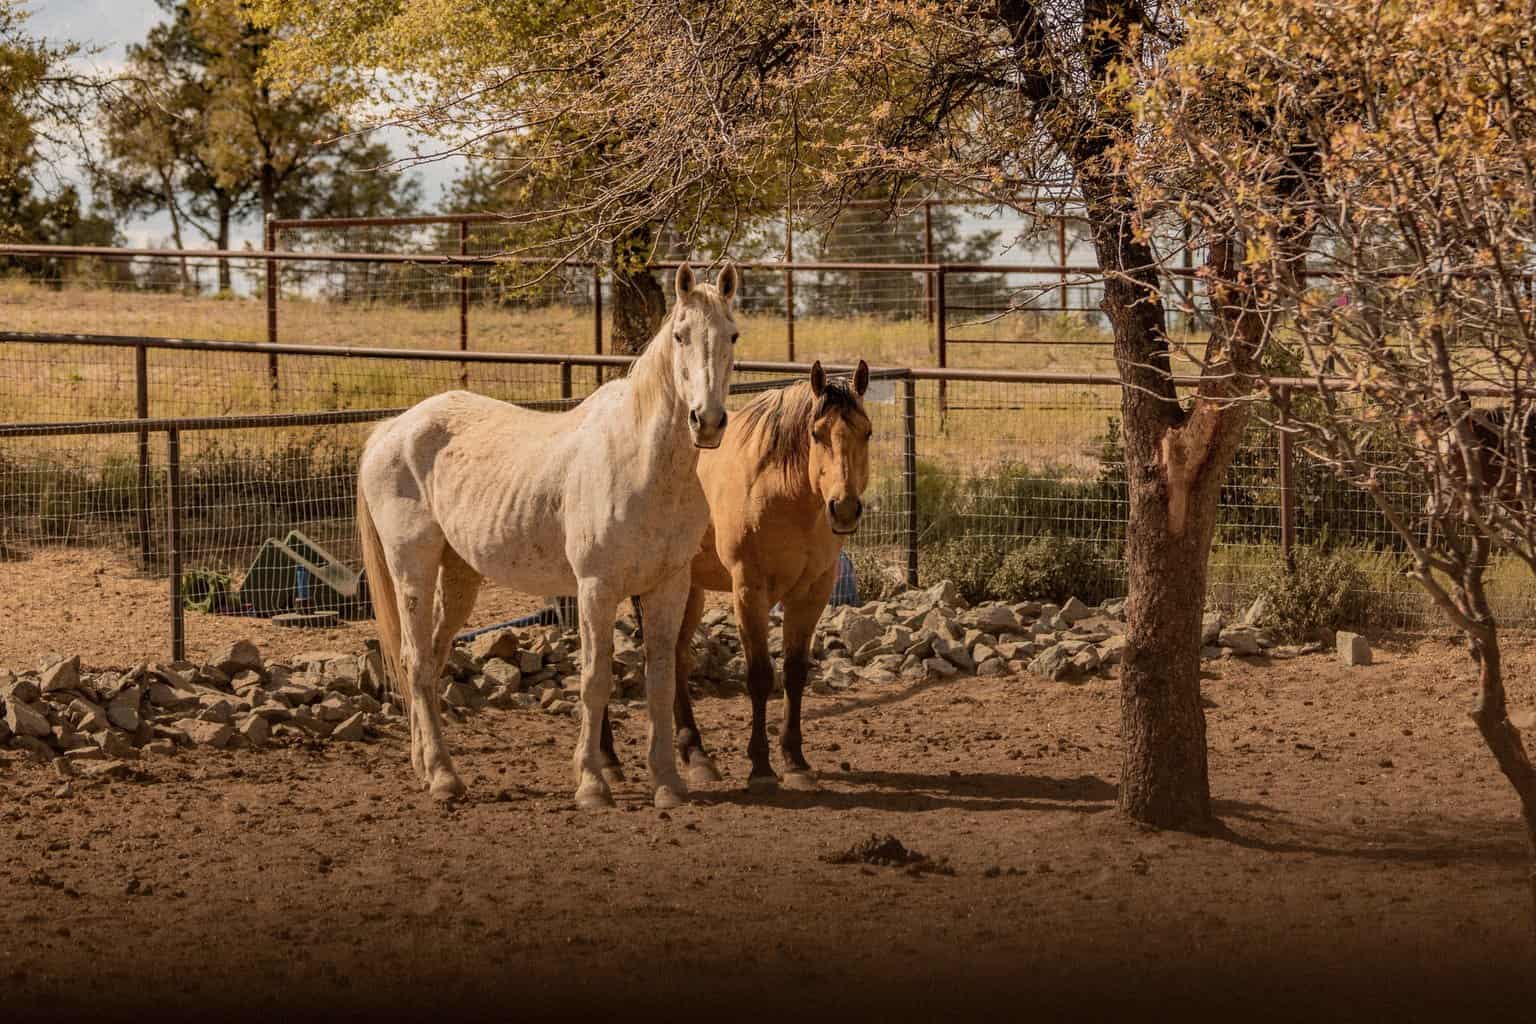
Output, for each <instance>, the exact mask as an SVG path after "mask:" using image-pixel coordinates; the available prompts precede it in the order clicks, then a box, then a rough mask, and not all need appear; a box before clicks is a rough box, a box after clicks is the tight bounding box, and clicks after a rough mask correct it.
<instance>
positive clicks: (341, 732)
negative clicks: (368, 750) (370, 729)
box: [331, 711, 366, 743]
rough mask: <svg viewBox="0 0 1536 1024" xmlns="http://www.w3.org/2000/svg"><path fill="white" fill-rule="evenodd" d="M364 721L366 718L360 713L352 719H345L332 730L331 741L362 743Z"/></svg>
mask: <svg viewBox="0 0 1536 1024" xmlns="http://www.w3.org/2000/svg"><path fill="white" fill-rule="evenodd" d="M365 719H366V716H365V715H364V714H363V713H362V712H361V711H359V712H358V713H357V714H355V715H353V716H352V717H350V718H348V719H345V720H344V721H342V722H341V723H340V724H338V725H337V726H336V728H335V729H334V730H332V732H331V739H333V740H337V741H339V742H342V743H361V742H363V737H364V735H365V733H364V722H365Z"/></svg>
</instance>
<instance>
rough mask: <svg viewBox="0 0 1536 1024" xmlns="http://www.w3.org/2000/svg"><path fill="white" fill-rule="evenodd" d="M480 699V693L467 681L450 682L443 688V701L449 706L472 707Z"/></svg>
mask: <svg viewBox="0 0 1536 1024" xmlns="http://www.w3.org/2000/svg"><path fill="white" fill-rule="evenodd" d="M480 699H481V697H480V694H479V693H477V692H476V691H475V688H474V687H473V686H470V685H469V684H468V683H450V684H448V687H447V688H446V689H445V690H443V703H444V704H447V705H448V706H449V707H451V708H473V707H474V706H475V705H476V703H477V702H478V701H479V700H480Z"/></svg>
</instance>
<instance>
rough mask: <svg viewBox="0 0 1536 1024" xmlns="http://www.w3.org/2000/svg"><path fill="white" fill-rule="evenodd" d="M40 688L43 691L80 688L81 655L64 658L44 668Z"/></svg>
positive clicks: (56, 691) (53, 691)
mask: <svg viewBox="0 0 1536 1024" xmlns="http://www.w3.org/2000/svg"><path fill="white" fill-rule="evenodd" d="M38 688H39V689H40V690H42V692H43V693H58V692H60V691H63V690H78V689H79V688H80V656H79V655H78V654H77V655H74V656H73V657H69V658H64V659H63V660H61V661H56V662H54V663H53V664H52V665H49V666H48V667H47V668H45V669H43V675H42V679H41V681H40V683H39V685H38Z"/></svg>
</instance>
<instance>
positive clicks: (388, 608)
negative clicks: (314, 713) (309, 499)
mask: <svg viewBox="0 0 1536 1024" xmlns="http://www.w3.org/2000/svg"><path fill="white" fill-rule="evenodd" d="M357 532H358V533H359V534H360V535H361V537H362V541H363V565H364V566H365V567H367V570H368V593H369V595H370V596H371V597H372V599H373V618H374V621H375V622H376V623H378V627H379V652H380V653H381V654H382V655H383V656H384V685H383V687H382V691H383V693H384V694H386V695H391V694H392V695H393V696H394V698H395V699H396V700H397V701H398V702H399V704H400V706H401V708H402V709H403V711H404V714H405V716H406V718H407V719H409V718H410V714H411V702H410V700H409V699H408V698H407V697H406V696H405V687H404V685H403V684H402V679H401V673H400V604H399V602H398V601H397V600H396V599H395V578H394V577H393V576H391V575H390V574H389V563H388V561H386V560H385V558H384V545H383V544H382V543H381V542H380V541H379V531H378V530H377V529H376V528H375V527H374V525H373V513H372V512H370V511H369V510H368V499H367V498H366V497H365V496H364V495H363V488H362V486H361V485H359V486H358V488H357Z"/></svg>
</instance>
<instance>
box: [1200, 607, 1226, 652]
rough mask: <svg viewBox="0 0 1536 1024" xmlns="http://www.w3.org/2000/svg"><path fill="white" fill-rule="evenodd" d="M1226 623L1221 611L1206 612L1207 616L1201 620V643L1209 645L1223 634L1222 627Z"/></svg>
mask: <svg viewBox="0 0 1536 1024" xmlns="http://www.w3.org/2000/svg"><path fill="white" fill-rule="evenodd" d="M1223 625H1225V623H1223V622H1222V619H1221V613H1220V612H1206V613H1205V618H1203V619H1201V620H1200V643H1201V644H1203V645H1205V646H1207V647H1209V646H1211V645H1212V644H1214V643H1215V642H1216V640H1217V638H1218V637H1220V636H1221V627H1222V626H1223Z"/></svg>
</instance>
